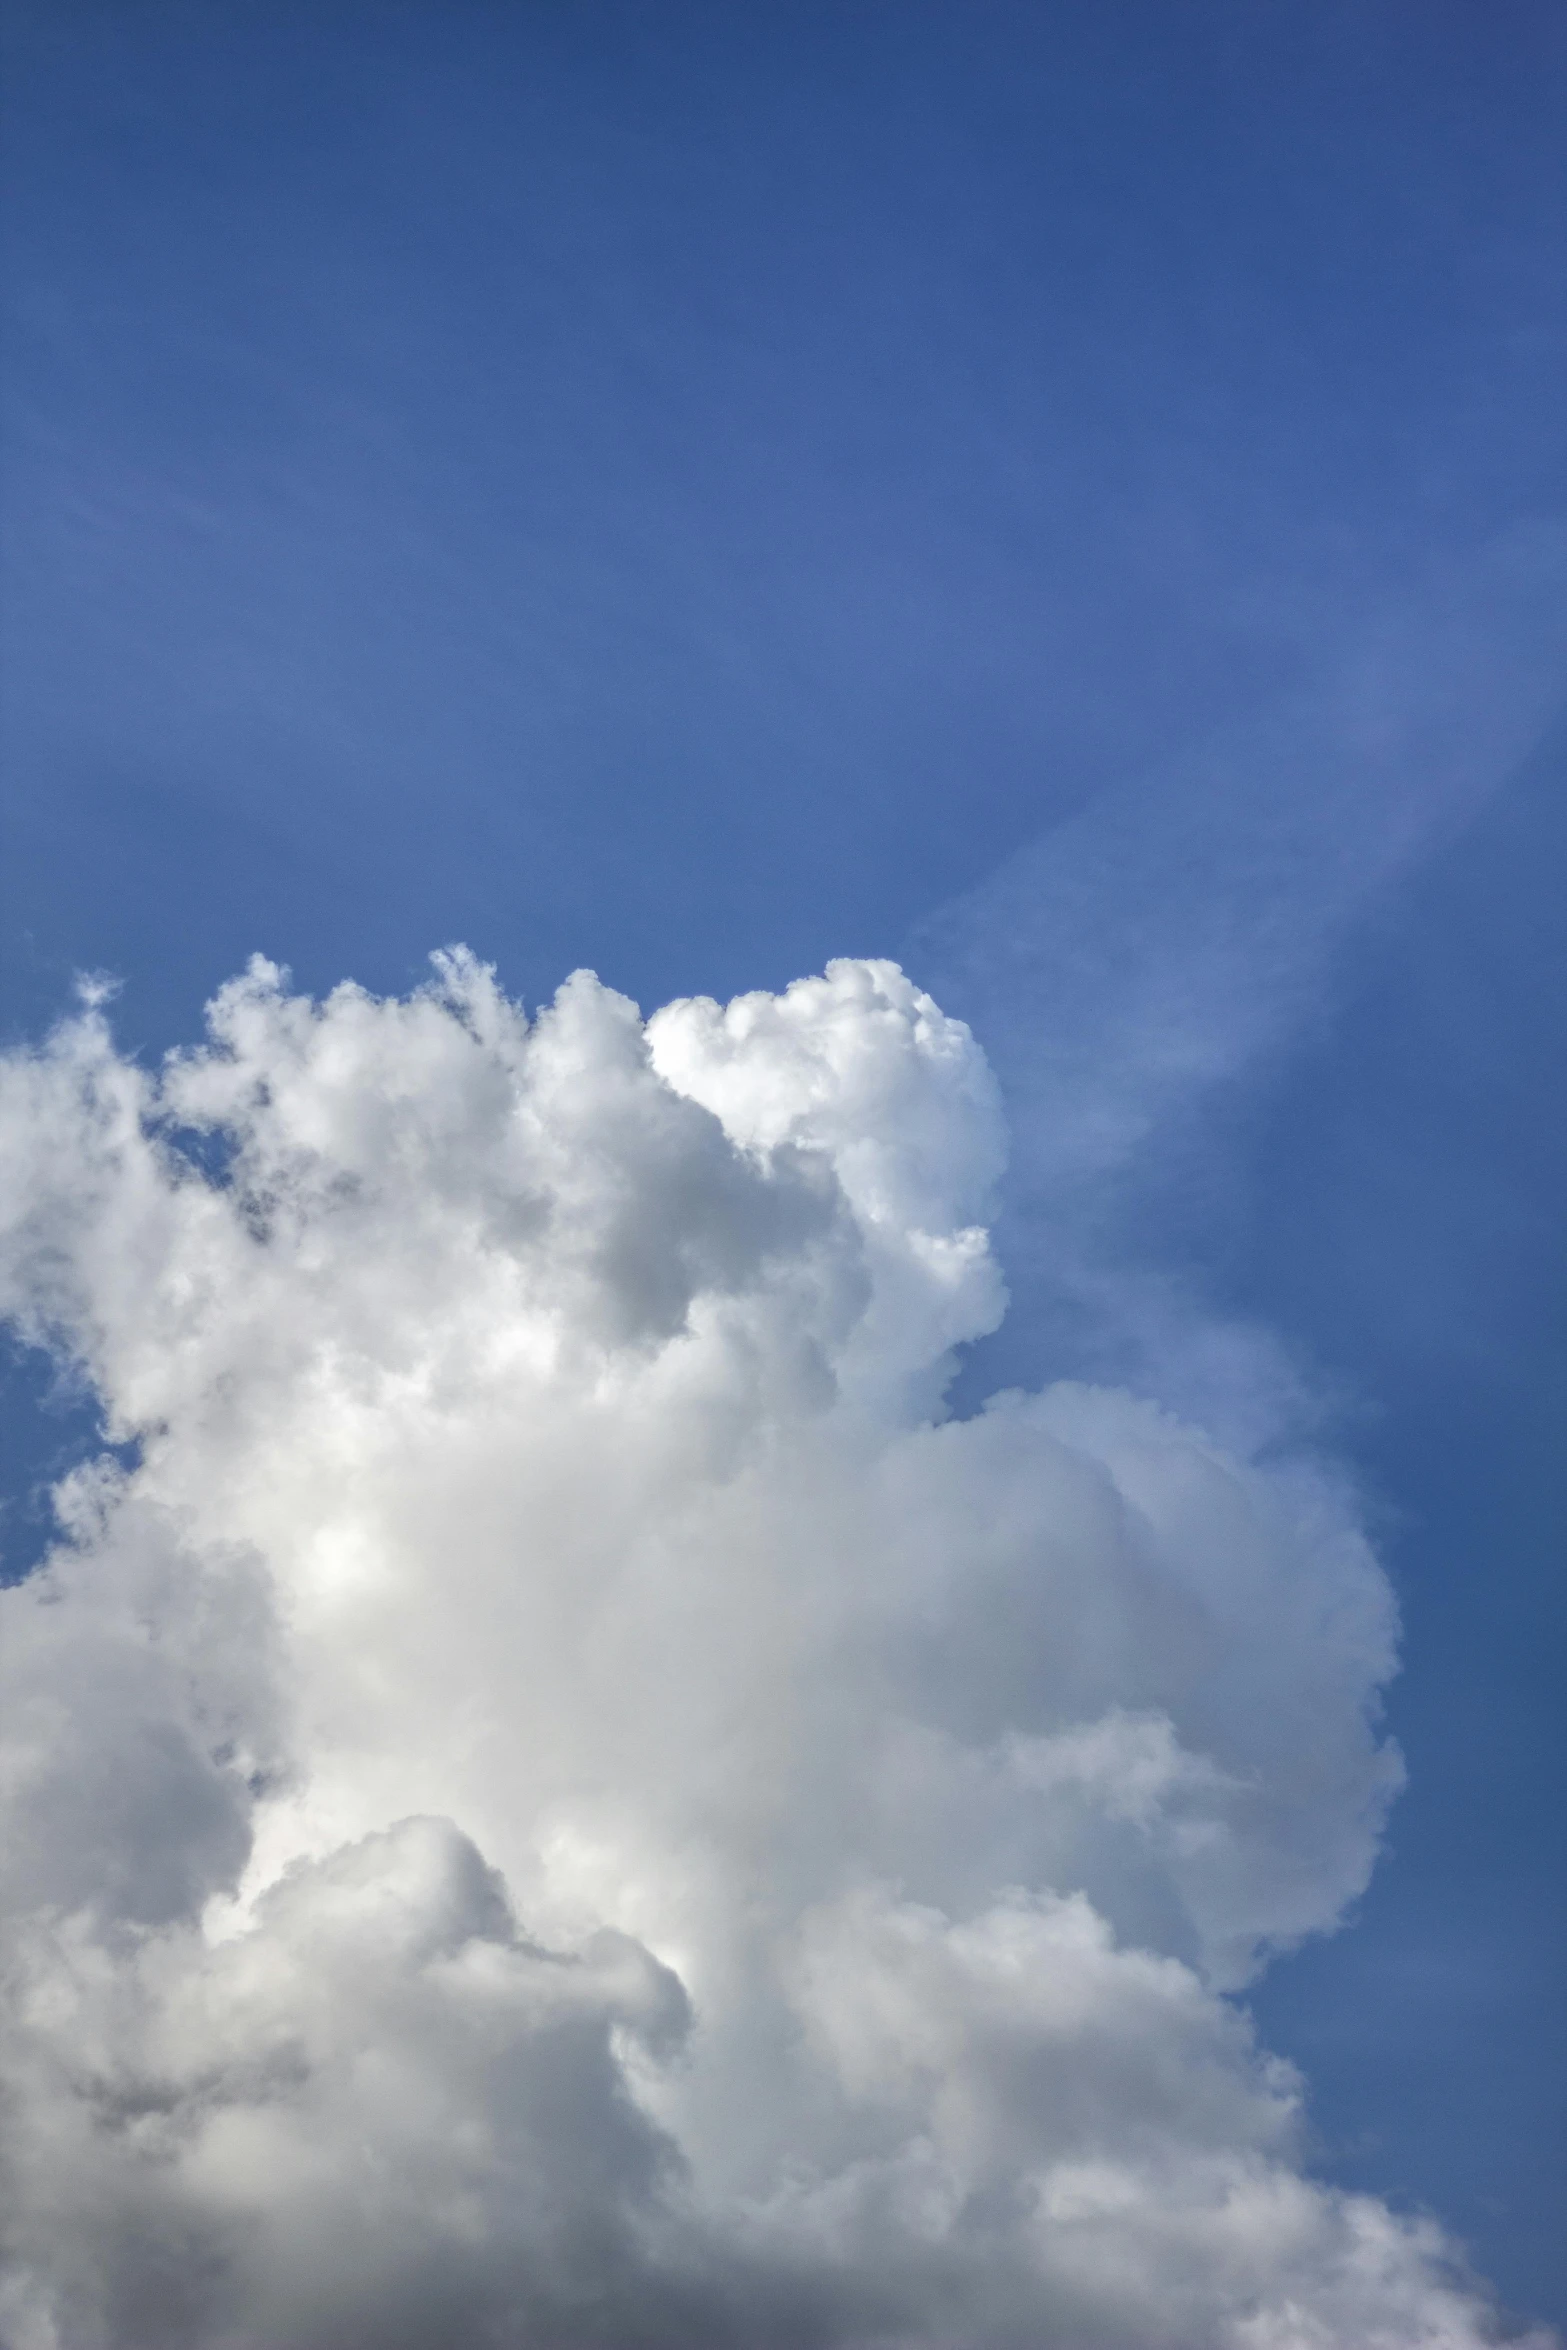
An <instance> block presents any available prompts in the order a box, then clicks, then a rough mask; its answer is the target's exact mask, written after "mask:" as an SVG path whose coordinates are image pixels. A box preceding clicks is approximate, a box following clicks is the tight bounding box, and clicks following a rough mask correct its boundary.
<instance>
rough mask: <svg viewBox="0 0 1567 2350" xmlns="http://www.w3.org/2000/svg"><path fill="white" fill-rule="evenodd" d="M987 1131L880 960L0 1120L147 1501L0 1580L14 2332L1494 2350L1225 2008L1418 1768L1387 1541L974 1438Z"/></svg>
mask: <svg viewBox="0 0 1567 2350" xmlns="http://www.w3.org/2000/svg"><path fill="white" fill-rule="evenodd" d="M1003 1151H1004V1135H1003V1126H1002V1119H1001V1114H1000V1109H999V1106H998V1101H997V1096H996V1093H995V1089H994V1086H993V1083H992V1080H991V1078H990V1074H989V1072H988V1070H987V1067H986V1064H985V1062H984V1059H983V1056H982V1055H981V1053H980V1052H979V1050H978V1048H977V1046H976V1045H975V1043H974V1042H973V1040H972V1038H971V1036H970V1035H969V1032H968V1031H967V1029H966V1028H964V1027H963V1026H962V1025H961V1024H960V1023H957V1022H955V1021H952V1020H949V1019H947V1018H945V1017H944V1016H943V1014H942V1013H941V1012H940V1011H939V1010H938V1008H937V1007H936V1005H935V1004H934V1003H933V1002H932V1001H931V1000H930V999H929V998H928V997H927V996H925V995H923V994H921V993H920V992H919V991H918V990H917V989H916V988H914V987H913V986H912V985H911V984H910V983H909V982H908V980H907V979H906V978H905V977H904V976H903V974H902V973H901V972H900V971H899V970H898V969H897V968H896V967H895V966H894V965H892V964H888V963H861V962H845V963H837V964H834V965H832V966H830V967H829V969H828V972H827V974H826V976H825V977H823V978H819V979H813V980H808V981H802V982H800V983H798V984H796V985H795V986H793V987H791V988H790V989H788V990H787V991H786V992H785V993H784V994H783V995H781V996H777V997H773V996H766V995H756V996H748V997H744V998H741V999H740V1000H738V1001H737V1002H735V1003H733V1004H731V1005H729V1006H728V1007H727V1008H726V1009H721V1008H720V1007H719V1006H717V1005H716V1004H713V1003H710V1002H707V1001H705V1000H698V1001H693V1002H682V1003H676V1004H672V1005H669V1006H667V1007H666V1008H665V1009H664V1010H662V1011H661V1012H659V1013H657V1014H656V1015H655V1016H654V1017H653V1018H652V1019H651V1020H649V1021H648V1022H646V1023H645V1024H644V1023H643V1021H642V1020H641V1018H640V1016H639V1014H638V1013H637V1011H636V1009H635V1007H634V1006H632V1005H631V1004H629V1003H628V1002H626V1001H625V1000H624V999H623V998H621V997H619V996H617V995H615V994H613V993H612V992H610V991H609V990H607V989H606V988H604V987H602V986H601V985H600V984H599V983H598V982H597V981H596V980H595V979H593V978H592V977H591V975H588V974H581V973H579V974H578V975H577V976H576V977H575V978H574V979H572V980H571V981H569V982H568V983H567V985H566V986H565V987H564V988H563V989H562V991H561V993H560V995H559V996H558V997H557V999H556V1001H555V1003H554V1004H553V1006H551V1007H550V1008H549V1009H547V1010H546V1011H544V1012H542V1013H541V1014H540V1015H539V1016H538V1017H537V1018H536V1019H535V1020H533V1021H532V1022H531V1023H530V1022H529V1021H528V1020H527V1019H526V1018H525V1017H524V1016H523V1014H522V1013H521V1011H520V1010H519V1009H518V1008H517V1007H516V1006H515V1005H513V1004H512V1003H510V1002H509V1001H507V1000H506V998H505V997H504V996H503V995H502V994H501V993H500V992H499V990H498V989H497V987H496V984H495V982H494V979H493V977H492V975H491V974H490V973H489V971H488V970H486V969H485V968H483V967H481V966H479V965H478V964H476V963H475V962H474V961H473V960H472V959H471V958H469V957H467V956H465V955H462V954H460V953H454V954H450V955H447V956H443V957H440V958H438V959H437V973H436V979H435V981H434V983H433V984H432V985H431V986H430V987H429V988H427V989H425V990H423V991H421V992H419V993H417V994H415V995H414V996H413V997H411V998H410V999H409V1000H407V1001H386V1002H383V1001H379V1000H376V999H374V998H372V997H370V996H368V995H366V994H364V993H363V992H362V991H360V990H358V989H356V988H353V987H344V988H340V989H339V990H337V991H336V993H334V994H333V995H332V996H331V997H329V998H328V999H327V1000H326V1002H325V1003H322V1004H319V1005H318V1004H314V1003H311V1002H309V1001H306V1000H304V999H302V998H299V997H297V996H293V995H291V994H289V993H288V992H287V989H286V986H285V983H284V979H283V976H282V975H281V974H280V973H279V972H278V971H277V970H275V969H274V968H272V967H271V966H269V965H267V964H264V963H260V962H258V963H256V964H254V965H253V966H252V967H251V969H250V971H249V972H248V973H247V974H246V975H245V977H243V978H242V979H240V980H238V981H236V982H234V983H233V984H232V985H230V986H229V987H227V988H225V989H224V990H223V991H222V993H221V994H220V995H219V997H218V998H217V999H216V1001H215V1003H214V1005H213V1007H212V1010H211V1033H210V1039H209V1042H208V1043H207V1044H206V1046H204V1047H203V1048H202V1049H201V1050H199V1051H193V1052H190V1053H187V1054H183V1055H177V1056H174V1057H172V1058H171V1059H170V1060H169V1061H168V1062H167V1063H166V1064H165V1066H164V1067H163V1069H162V1070H161V1072H160V1073H159V1074H157V1075H156V1076H153V1075H149V1074H148V1073H147V1072H145V1071H144V1070H142V1069H140V1068H138V1067H137V1066H135V1065H134V1064H133V1063H132V1062H130V1061H128V1060H126V1059H124V1058H121V1057H120V1056H119V1055H118V1054H117V1053H116V1051H115V1049H114V1045H113V1042H112V1038H111V1036H110V1033H109V1030H108V1027H107V1025H106V1022H105V1019H104V1017H103V1014H102V1012H101V1010H100V1009H97V1008H93V1007H88V1008H87V1009H86V1010H85V1011H84V1012H83V1014H82V1015H81V1016H80V1017H79V1018H77V1019H75V1020H73V1021H72V1022H70V1023H69V1024H67V1025H66V1026H64V1027H63V1028H61V1029H60V1030H59V1031H58V1032H57V1033H56V1034H55V1036H54V1037H53V1038H52V1039H51V1040H50V1041H49V1043H48V1044H47V1046H46V1047H44V1048H43V1049H42V1050H40V1051H38V1052H36V1053H24V1054H17V1055H13V1056H11V1057H10V1058H9V1059H8V1060H7V1061H6V1062H5V1064H4V1067H3V1083H0V1155H3V1166H4V1184H5V1203H4V1208H5V1212H4V1231H5V1239H4V1256H3V1266H0V1279H3V1284H4V1300H3V1302H4V1306H5V1310H6V1312H7V1313H8V1314H9V1316H10V1317H11V1318H12V1320H13V1322H14V1323H15V1324H16V1325H17V1326H18V1327H19V1328H20V1330H21V1331H22V1333H23V1334H24V1336H26V1337H27V1338H28V1339H29V1340H31V1341H33V1342H35V1343H40V1344H44V1345H47V1346H49V1347H50V1348H52V1349H54V1350H55V1351H56V1353H57V1354H59V1355H60V1356H62V1357H64V1358H67V1359H69V1360H70V1361H71V1362H73V1363H74V1364H76V1365H78V1366H79V1367H80V1369H81V1370H82V1372H84V1373H85V1375H86V1376H87V1377H88V1378H89V1379H90V1380H91V1381H92V1383H93V1385H94V1387H95V1389H96V1391H97V1393H98V1394H99V1396H100V1397H101V1398H102V1401H103V1406H104V1411H105V1415H106V1419H107V1423H108V1430H109V1434H110V1436H111V1437H113V1438H114V1439H116V1440H118V1441H120V1443H121V1444H122V1447H123V1445H125V1444H132V1443H133V1444H134V1446H135V1447H136V1448H139V1449H138V1450H137V1453H136V1465H135V1466H134V1468H130V1469H127V1468H125V1467H124V1466H122V1465H121V1464H120V1463H119V1461H118V1460H117V1459H116V1458H115V1457H113V1456H110V1455H106V1456H105V1458H104V1459H103V1460H101V1461H99V1462H98V1463H96V1464H94V1465H90V1466H88V1467H87V1468H85V1469H82V1470H79V1471H78V1472H77V1473H76V1474H74V1475H73V1476H72V1477H71V1478H69V1479H68V1480H67V1481H66V1482H65V1484H64V1485H63V1486H62V1488H61V1489H60V1491H59V1494H58V1497H57V1501H58V1509H59V1512H60V1517H61V1522H62V1538H61V1541H60V1543H59V1545H58V1546H57V1548H56V1549H55V1550H54V1552H53V1554H52V1555H51V1557H50V1558H49V1559H48V1560H47V1561H46V1562H45V1564H44V1565H43V1567H42V1568H41V1569H39V1570H38V1571H37V1572H36V1573H34V1574H33V1575H31V1576H30V1577H28V1578H27V1579H26V1580H25V1581H24V1582H22V1583H20V1584H17V1585H15V1586H14V1587H12V1588H10V1589H7V1590H5V1591H4V1592H3V1593H0V1635H3V1651H0V1925H3V1933H4V1967H5V1976H6V1984H5V1990H6V1996H5V2003H4V2023H3V2026H0V2035H3V2036H0V2116H3V2122H0V2128H3V2132H4V2144H3V2161H4V2190H3V2197H0V2208H3V2214H4V2216H3V2220H0V2228H3V2246H4V2249H3V2261H4V2267H3V2272H0V2274H3V2281H0V2339H3V2340H4V2342H5V2343H6V2344H7V2346H8V2350H133V2346H134V2350H141V2346H143V2345H146V2346H147V2350H151V2346H152V2345H158V2346H159V2350H163V2346H166V2345H192V2346H198V2345H199V2346H200V2350H318V2346H321V2350H324V2346H325V2345H328V2344H331V2345H337V2344H347V2343H368V2342H374V2343H376V2344H377V2345H378V2350H398V2346H406V2350H434V2346H435V2345H437V2344H439V2345H441V2346H442V2350H466V2346H469V2345H472V2346H474V2350H478V2346H480V2345H499V2344H503V2343H504V2344H529V2345H534V2344H536V2345H541V2346H543V2345H548V2346H550V2350H577V2346H579V2345H580V2346H583V2350H586V2346H588V2345H601V2346H604V2350H608V2346H609V2345H614V2346H615V2350H635V2346H637V2345H655V2344H657V2345H663V2344H676V2343H678V2344H681V2345H693V2346H695V2345H700V2344H703V2343H711V2344H714V2345H724V2346H726V2350H752V2346H756V2350H763V2346H772V2345H779V2346H782V2345H785V2344H787V2345H789V2346H790V2350H798V2346H801V2345H808V2344H813V2343H814V2344H820V2345H823V2346H826V2345H844V2346H847V2345H850V2344H859V2345H871V2344H876V2345H888V2344H909V2345H913V2344H922V2345H930V2346H932V2350H934V2346H935V2345H953V2344H958V2343H962V2344H965V2345H975V2346H980V2345H985V2346H991V2350H1002V2346H1003V2345H1005V2346H1008V2350H1010V2346H1013V2345H1016V2346H1019V2350H1021V2346H1022V2345H1024V2344H1027V2345H1030V2346H1031V2350H1046V2346H1048V2345H1061V2346H1063V2350H1064V2346H1065V2345H1071V2346H1072V2350H1087V2346H1089V2345H1103V2346H1105V2350H1110V2346H1117V2350H1133V2346H1134V2345H1135V2346H1136V2350H1208V2346H1210V2345H1212V2346H1215V2350H1220V2346H1222V2350H1325V2346H1326V2345H1330V2344H1331V2345H1340V2344H1342V2345H1348V2344H1354V2345H1356V2346H1357V2350H1414V2346H1415V2345H1420V2346H1421V2350H1439V2346H1441V2350H1470V2346H1472V2345H1477V2344H1480V2343H1482V2342H1488V2341H1492V2340H1494V2339H1496V2338H1497V2325H1496V2321H1495V2319H1494V2317H1493V2315H1492V2313H1491V2311H1490V2308H1489V2304H1488V2302H1487V2300H1486V2298H1485V2296H1484V2294H1483V2292H1481V2291H1480V2289H1479V2288H1477V2287H1476V2286H1474V2285H1473V2284H1472V2283H1471V2282H1469V2281H1467V2280H1466V2279H1465V2278H1464V2276H1463V2275H1462V2273H1461V2271H1460V2270H1459V2268H1458V2267H1457V2265H1456V2264H1455V2262H1454V2259H1453V2256H1452V2252H1451V2248H1450V2247H1449V2246H1447V2245H1446V2244H1445V2243H1444V2241H1443V2240H1442V2238H1441V2237H1440V2235H1439V2233H1438V2231H1437V2230H1436V2229H1435V2228H1434V2227H1433V2226H1431V2225H1429V2224H1427V2223H1424V2222H1411V2221H1408V2220H1406V2219H1402V2218H1399V2217H1396V2216H1395V2215H1393V2214H1392V2213H1390V2212H1389V2211H1388V2210H1387V2209H1386V2208H1385V2207H1384V2206H1382V2205H1381V2204H1379V2203H1377V2202H1375V2201H1373V2200H1370V2199H1367V2198H1365V2197H1357V2196H1349V2195H1345V2194H1342V2193H1339V2192H1336V2191H1334V2190H1331V2189H1329V2188H1327V2187H1325V2186H1323V2185H1321V2184H1318V2183H1315V2182H1313V2181H1312V2180H1311V2179H1310V2177H1309V2176H1308V2174H1307V2172H1306V2170H1305V2169H1304V2167H1303V2157H1302V2143H1301V2106H1300V2086H1299V2083H1298V2082H1297V2080H1296V2079H1295V2077H1294V2075H1293V2074H1292V2073H1291V2071H1290V2070H1289V2068H1288V2067H1286V2066H1284V2065H1281V2064H1280V2063H1278V2062H1277V2061H1275V2060H1272V2059H1270V2058H1268V2057H1267V2056H1266V2055H1265V2054H1264V2053H1262V2052H1261V2051H1259V2050H1258V2049H1257V2047H1256V2046H1255V2045H1254V2043H1253V2041H1252V2038H1251V2036H1250V2032H1249V2028H1248V2025H1247V2022H1246V2018H1245V2014H1244V2010H1243V2009H1242V2008H1241V2007H1240V2006H1238V2005H1237V2004H1236V2003H1235V2002H1234V2001H1233V2000H1232V1999H1230V1998H1229V1997H1227V1996H1226V1994H1227V1993H1229V1992H1232V1991H1234V1990H1235V1989H1237V1988H1239V1987H1241V1986H1243V1985H1244V1984H1245V1983H1246V1982H1247V1980H1248V1979H1250V1977H1251V1976H1252V1975H1253V1974H1254V1972H1255V1971H1256V1969H1257V1968H1258V1967H1259V1966H1261V1965H1263V1964H1265V1963H1266V1960H1267V1956H1268V1954H1269V1952H1270V1951H1272V1950H1275V1949H1277V1948H1279V1947H1281V1946H1285V1945H1288V1944H1289V1943H1291V1942H1292V1941H1295V1940H1297V1939H1298V1938H1299V1937H1300V1936H1302V1935H1304V1934H1307V1933H1310V1932H1313V1931H1317V1930H1321V1929H1324V1928H1327V1927H1330V1926H1331V1925H1332V1924H1333V1923H1334V1922H1335V1921H1336V1920H1337V1919H1338V1918H1339V1917H1340V1916H1341V1914H1342V1912H1343V1910H1344V1907H1345V1905H1346V1903H1348V1902H1350V1901H1351V1900H1352V1899H1353V1898H1354V1897H1355V1895H1356V1894H1357V1893H1358V1892H1359V1891H1360V1889H1361V1888H1362V1887H1363V1886H1364V1884H1365V1882H1366V1880H1367V1876H1368V1873H1369V1871H1370V1869H1371V1866H1372V1863H1373V1860H1374V1857H1375V1853H1376V1848H1377V1843H1378V1838H1379V1834H1380V1831H1381V1827H1382V1823H1383V1819H1384V1816H1385V1812H1386V1808H1387V1805H1388V1803H1389V1801H1390V1799H1391V1797H1392V1795H1393V1794H1394V1792H1395V1791H1396V1788H1397V1785H1398V1780H1399V1776H1400V1766H1399V1763H1398V1759H1397V1757H1396V1755H1395V1754H1394V1753H1393V1752H1392V1751H1391V1750H1390V1748H1389V1747H1388V1745H1387V1743H1386V1742H1385V1740H1384V1739H1383V1738H1382V1737H1381V1735H1380V1734H1379V1730H1378V1726H1377V1708H1378V1693H1379V1690H1380V1689H1381V1687H1382V1685H1383V1684H1384V1683H1385V1681H1386V1679H1387V1677H1388V1675H1389V1674H1390V1672H1391V1671H1392V1669H1393V1664H1394V1649H1395V1638H1396V1625H1395V1620H1394V1610H1393V1605H1392V1601H1391V1597H1390V1594H1389V1590H1388V1586H1387V1584H1386V1581H1385V1579H1384V1577H1383V1575H1382V1573H1381V1570H1380V1568H1379V1567H1378V1565H1377V1562H1376V1560H1375V1558H1374V1556H1373V1555H1372V1552H1371V1550H1370V1548H1369V1547H1368V1544H1367V1542H1366V1539H1365V1537H1364V1534H1363V1532H1362V1530H1361V1527H1360V1525H1359V1523H1358V1519H1357V1513H1356V1508H1355V1504H1354V1499H1353V1496H1352V1494H1351V1493H1350V1492H1349V1491H1348V1490H1347V1488H1346V1487H1345V1486H1344V1485H1343V1484H1342V1483H1341V1482H1340V1481H1339V1480H1337V1479H1336V1478H1335V1477H1334V1475H1333V1474H1332V1473H1331V1471H1330V1470H1329V1469H1327V1468H1325V1467H1324V1466H1323V1465H1322V1463H1321V1462H1320V1461H1313V1460H1308V1459H1296V1460H1290V1459H1286V1458H1278V1457H1270V1458H1269V1459H1268V1460H1266V1461H1263V1460H1247V1459H1243V1458H1239V1457H1235V1456H1233V1455H1231V1454H1227V1453H1226V1452H1225V1451H1223V1450H1222V1449H1221V1448H1220V1447H1219V1446H1218V1445H1217V1444H1215V1443H1214V1442H1213V1441H1211V1440H1210V1439H1208V1438H1207V1437H1205V1436H1204V1435H1203V1434H1202V1433H1201V1432H1200V1431H1199V1430H1197V1429H1194V1428H1192V1427H1189V1426H1186V1425H1182V1424H1181V1423H1179V1422H1178V1421H1177V1420H1175V1419H1174V1418H1172V1417H1171V1416H1170V1415H1169V1414H1168V1413H1166V1412H1165V1411H1163V1410H1161V1409H1160V1408H1159V1406H1158V1404H1157V1403H1156V1402H1154V1401H1149V1400H1146V1399H1143V1398H1140V1397H1137V1396H1134V1395H1132V1394H1130V1393H1126V1392H1121V1391H1117V1390H1111V1389H1093V1388H1088V1387H1084V1386H1058V1387H1053V1388H1050V1389H1047V1390H1046V1391H1045V1392H1044V1393H1042V1394H1024V1393H1006V1394H1002V1395H998V1396H996V1397H994V1398H993V1399H992V1400H991V1401H990V1403H989V1404H988V1406H987V1407H986V1408H985V1409H984V1410H983V1411H981V1412H979V1413H977V1414H976V1415H974V1416H972V1417H968V1418H963V1419H958V1418H954V1417H951V1416H948V1415H946V1414H945V1412H944V1408H943V1402H942V1398H943V1394H944V1391H945V1387H946V1384H947V1380H948V1376H949V1374H950V1371H951V1367H952V1361H953V1350H954V1349H955V1348H957V1347H959V1346H961V1345H962V1344H963V1343H964V1342H965V1341H967V1340H969V1339H972V1338H973V1337H975V1336H976V1335H978V1334H980V1333H983V1332H985V1331H986V1330H988V1329H990V1328H992V1327H993V1326H994V1325H995V1323H996V1322H997V1320H998V1318H999V1317H1000V1315H1001V1313H1002V1310H1003V1306H1004V1302H1005V1300H1004V1291H1003V1286H1002V1282H1001V1279H1000V1275H999V1273H998V1270H997V1267H996V1265H995V1263H994V1261H993V1258H992V1255H991V1252H990V1248H989V1244H988V1240H987V1235H986V1229H985V1225H986V1217H987V1213H988V1209H989V1204H990V1201H991V1197H992V1194H993V1190H994V1186H995V1184H996V1181H997V1178H998V1175H999V1173H1000V1169H1001V1165H1002V1159H1003ZM1532 2339H1534V2340H1535V2341H1536V2342H1541V2341H1543V2340H1544V2337H1543V2336H1535V2337H1532Z"/></svg>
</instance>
